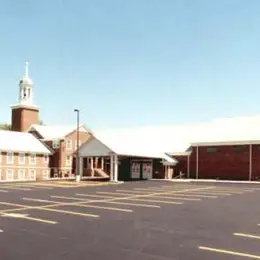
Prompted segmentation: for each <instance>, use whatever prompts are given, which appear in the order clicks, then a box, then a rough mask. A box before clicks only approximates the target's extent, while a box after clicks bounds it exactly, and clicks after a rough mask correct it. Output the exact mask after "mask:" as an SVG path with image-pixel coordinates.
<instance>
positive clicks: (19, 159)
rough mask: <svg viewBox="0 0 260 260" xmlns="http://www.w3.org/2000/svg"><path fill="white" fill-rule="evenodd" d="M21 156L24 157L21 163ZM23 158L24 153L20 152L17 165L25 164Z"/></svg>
mask: <svg viewBox="0 0 260 260" xmlns="http://www.w3.org/2000/svg"><path fill="white" fill-rule="evenodd" d="M21 155H23V156H24V157H23V158H24V159H23V161H21ZM25 157H26V154H25V152H20V153H19V154H18V163H19V164H25V161H26V159H25Z"/></svg>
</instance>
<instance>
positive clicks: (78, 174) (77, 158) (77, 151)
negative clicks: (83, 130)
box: [74, 108, 80, 181]
mask: <svg viewBox="0 0 260 260" xmlns="http://www.w3.org/2000/svg"><path fill="white" fill-rule="evenodd" d="M74 112H76V113H77V150H76V181H80V172H79V109H76V108H75V109H74Z"/></svg>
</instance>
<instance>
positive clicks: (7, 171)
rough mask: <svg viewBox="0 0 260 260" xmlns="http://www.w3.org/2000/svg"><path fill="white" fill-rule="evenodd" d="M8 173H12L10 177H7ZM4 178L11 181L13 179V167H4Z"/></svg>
mask: <svg viewBox="0 0 260 260" xmlns="http://www.w3.org/2000/svg"><path fill="white" fill-rule="evenodd" d="M9 174H11V175H12V178H10V179H9ZM5 179H6V180H7V181H13V180H14V170H13V169H6V171H5Z"/></svg>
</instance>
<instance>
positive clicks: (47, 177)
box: [42, 170, 49, 180]
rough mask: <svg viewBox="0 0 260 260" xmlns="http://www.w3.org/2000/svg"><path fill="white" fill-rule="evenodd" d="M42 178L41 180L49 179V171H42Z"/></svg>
mask: <svg viewBox="0 0 260 260" xmlns="http://www.w3.org/2000/svg"><path fill="white" fill-rule="evenodd" d="M42 178H43V179H45V180H46V179H49V170H43V171H42Z"/></svg>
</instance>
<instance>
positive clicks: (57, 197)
mask: <svg viewBox="0 0 260 260" xmlns="http://www.w3.org/2000/svg"><path fill="white" fill-rule="evenodd" d="M50 197H51V198H56V199H65V200H76V201H77V200H78V201H85V202H88V201H89V200H88V199H82V198H77V197H65V196H56V195H51V196H50ZM75 203H77V202H75Z"/></svg>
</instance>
